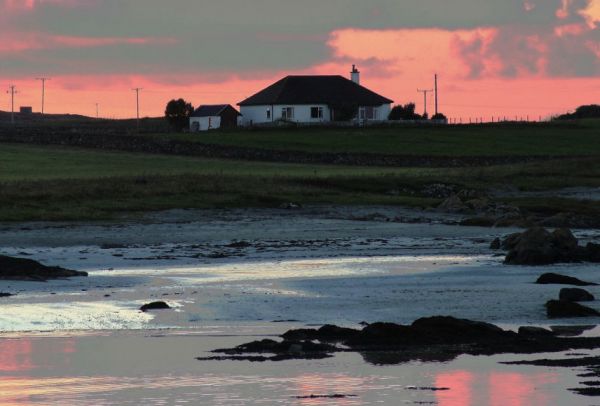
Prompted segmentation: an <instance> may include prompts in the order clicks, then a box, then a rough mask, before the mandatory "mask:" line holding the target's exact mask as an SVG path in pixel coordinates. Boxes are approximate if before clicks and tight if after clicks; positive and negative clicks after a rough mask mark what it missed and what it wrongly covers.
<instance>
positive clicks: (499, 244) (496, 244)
mask: <svg viewBox="0 0 600 406" xmlns="http://www.w3.org/2000/svg"><path fill="white" fill-rule="evenodd" d="M500 248H502V241H500V238H496V239H495V240H494V241H492V243H491V244H490V249H492V250H499V249H500Z"/></svg>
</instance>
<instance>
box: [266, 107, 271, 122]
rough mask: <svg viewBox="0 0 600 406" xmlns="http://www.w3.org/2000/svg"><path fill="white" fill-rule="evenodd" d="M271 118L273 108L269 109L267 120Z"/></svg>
mask: <svg viewBox="0 0 600 406" xmlns="http://www.w3.org/2000/svg"><path fill="white" fill-rule="evenodd" d="M270 119H271V109H267V120H270Z"/></svg>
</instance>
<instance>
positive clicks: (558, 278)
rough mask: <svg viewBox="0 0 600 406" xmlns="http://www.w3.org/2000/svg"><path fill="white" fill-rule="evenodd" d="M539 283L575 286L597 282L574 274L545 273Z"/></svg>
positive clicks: (593, 284)
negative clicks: (585, 279)
mask: <svg viewBox="0 0 600 406" xmlns="http://www.w3.org/2000/svg"><path fill="white" fill-rule="evenodd" d="M535 283H537V284H538V285H573V286H595V285H597V284H596V283H592V282H585V281H582V280H581V279H577V278H574V277H572V276H566V275H561V274H557V273H545V274H543V275H541V276H540V277H539V278H538V279H537V281H535Z"/></svg>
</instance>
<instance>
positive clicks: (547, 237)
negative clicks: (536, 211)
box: [504, 227, 590, 265]
mask: <svg viewBox="0 0 600 406" xmlns="http://www.w3.org/2000/svg"><path fill="white" fill-rule="evenodd" d="M509 238H510V239H511V240H510V242H508V241H506V246H507V247H510V248H509V252H508V254H507V256H506V259H505V261H504V262H505V263H506V264H510V265H549V264H554V263H560V262H563V263H567V262H578V261H581V260H586V259H589V258H588V257H590V256H589V255H588V254H587V249H585V248H583V247H579V246H578V244H577V239H576V238H575V237H574V236H573V233H571V231H570V230H568V229H565V228H561V229H557V230H555V231H554V232H552V233H550V232H549V231H548V230H546V229H544V228H541V227H533V228H530V229H529V230H527V231H525V232H524V233H521V234H519V235H512V236H510V237H509Z"/></svg>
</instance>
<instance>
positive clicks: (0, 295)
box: [0, 292, 13, 297]
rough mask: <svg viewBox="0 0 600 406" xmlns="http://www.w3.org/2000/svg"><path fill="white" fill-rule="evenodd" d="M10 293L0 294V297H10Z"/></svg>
mask: <svg viewBox="0 0 600 406" xmlns="http://www.w3.org/2000/svg"><path fill="white" fill-rule="evenodd" d="M12 295H13V294H12V293H6V292H0V297H11V296H12Z"/></svg>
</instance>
